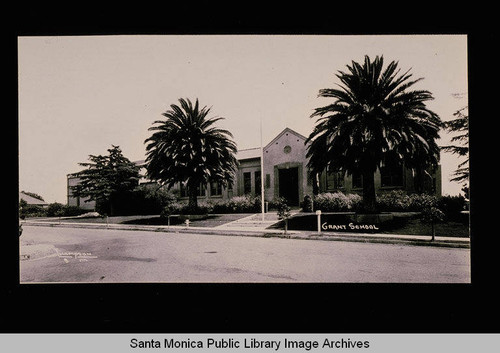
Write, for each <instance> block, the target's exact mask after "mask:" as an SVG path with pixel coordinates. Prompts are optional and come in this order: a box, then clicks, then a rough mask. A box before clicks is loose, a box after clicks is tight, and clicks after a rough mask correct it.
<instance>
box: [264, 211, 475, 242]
mask: <svg viewBox="0 0 500 353" xmlns="http://www.w3.org/2000/svg"><path fill="white" fill-rule="evenodd" d="M348 222H349V221H348V219H347V218H346V219H345V220H343V222H341V223H345V224H347V223H348ZM284 227H285V222H284V221H279V222H278V223H275V224H273V225H271V226H269V227H268V229H284ZM317 227H318V223H317V217H316V216H315V215H314V216H313V215H309V216H308V215H304V214H298V215H297V216H294V217H291V218H289V219H288V229H289V230H307V231H317V230H318V229H317ZM434 229H435V232H436V236H442V237H464V238H468V237H469V236H470V233H469V223H468V222H456V221H447V222H436V223H435V224H434ZM339 232H341V230H339ZM371 233H373V231H371ZM376 233H380V234H400V235H429V236H430V235H431V234H432V228H431V224H430V223H427V222H423V221H422V220H421V219H420V218H419V217H418V216H395V217H394V218H393V219H392V220H390V221H385V222H384V223H382V224H381V225H380V231H377V232H376Z"/></svg>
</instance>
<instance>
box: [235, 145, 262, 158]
mask: <svg viewBox="0 0 500 353" xmlns="http://www.w3.org/2000/svg"><path fill="white" fill-rule="evenodd" d="M235 157H236V159H237V160H242V159H251V158H260V147H257V148H248V149H245V150H239V151H238V152H236V156H235Z"/></svg>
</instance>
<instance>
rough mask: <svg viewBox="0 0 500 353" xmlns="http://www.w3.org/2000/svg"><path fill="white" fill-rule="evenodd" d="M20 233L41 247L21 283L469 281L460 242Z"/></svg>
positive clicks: (27, 229) (27, 262)
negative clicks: (438, 244)
mask: <svg viewBox="0 0 500 353" xmlns="http://www.w3.org/2000/svg"><path fill="white" fill-rule="evenodd" d="M20 239H21V254H23V252H24V253H25V252H26V251H27V250H29V249H37V251H38V252H37V253H36V254H37V255H36V256H32V257H31V258H30V259H24V260H21V264H20V270H21V273H20V278H21V282H22V283H28V282H35V283H40V282H43V283H45V282H99V283H110V282H111V283H116V282H126V283H128V282H335V283H338V282H383V283H386V282H398V283H410V282H417V283H469V282H470V251H469V249H463V248H444V247H432V246H410V245H401V244H375V243H359V242H342V241H320V240H299V239H282V238H259V237H243V236H222V235H209V234H190V233H175V232H171V233H166V232H154V231H126V230H112V229H82V228H64V227H38V226H28V225H25V226H24V231H23V235H22V237H21V238H20ZM30 247H31V248H30ZM32 252H33V251H32Z"/></svg>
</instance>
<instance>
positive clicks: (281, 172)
mask: <svg viewBox="0 0 500 353" xmlns="http://www.w3.org/2000/svg"><path fill="white" fill-rule="evenodd" d="M278 183H279V187H278V191H279V196H280V197H284V198H285V199H286V200H287V202H288V205H289V206H298V205H299V168H297V167H295V168H287V169H278Z"/></svg>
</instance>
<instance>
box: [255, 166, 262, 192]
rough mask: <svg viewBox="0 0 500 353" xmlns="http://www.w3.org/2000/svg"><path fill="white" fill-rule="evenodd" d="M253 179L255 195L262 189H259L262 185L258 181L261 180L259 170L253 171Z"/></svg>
mask: <svg viewBox="0 0 500 353" xmlns="http://www.w3.org/2000/svg"><path fill="white" fill-rule="evenodd" d="M253 179H254V180H255V196H260V194H261V191H262V189H261V186H262V185H261V182H260V181H261V178H260V171H258V172H254V178H253Z"/></svg>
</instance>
